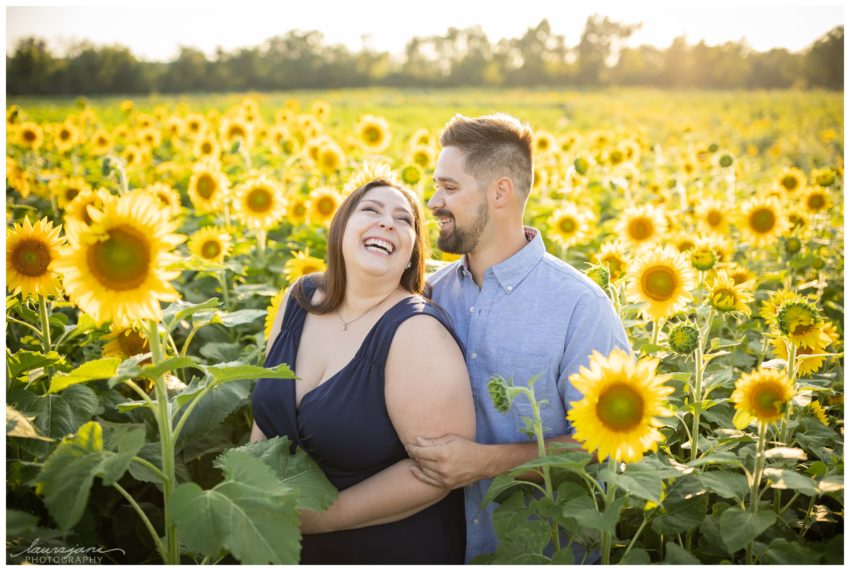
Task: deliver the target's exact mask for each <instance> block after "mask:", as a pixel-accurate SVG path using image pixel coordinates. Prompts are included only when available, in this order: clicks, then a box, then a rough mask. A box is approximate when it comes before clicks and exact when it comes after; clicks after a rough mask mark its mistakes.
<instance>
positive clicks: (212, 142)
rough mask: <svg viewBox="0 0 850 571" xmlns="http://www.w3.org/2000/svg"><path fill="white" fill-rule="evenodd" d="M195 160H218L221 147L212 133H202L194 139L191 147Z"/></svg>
mask: <svg viewBox="0 0 850 571" xmlns="http://www.w3.org/2000/svg"><path fill="white" fill-rule="evenodd" d="M193 152H194V153H195V158H197V159H199V160H205V159H218V156H219V155H220V154H221V145H219V144H218V139H216V138H215V135H213V134H212V133H203V134H201V135H199V136H198V137H197V138H196V139H195V146H194V147H193Z"/></svg>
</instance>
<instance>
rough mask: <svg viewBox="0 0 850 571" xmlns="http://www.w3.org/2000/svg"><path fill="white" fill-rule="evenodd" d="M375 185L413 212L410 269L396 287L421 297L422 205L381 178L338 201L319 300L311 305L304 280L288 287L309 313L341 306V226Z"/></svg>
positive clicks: (425, 247) (423, 253) (425, 248)
mask: <svg viewBox="0 0 850 571" xmlns="http://www.w3.org/2000/svg"><path fill="white" fill-rule="evenodd" d="M379 186H388V187H390V188H394V189H396V190H398V191H399V192H400V193H401V194H402V196H404V198H406V199H407V202H408V203H409V204H410V208H411V210H412V211H413V229H414V230H415V232H416V236H415V238H414V240H413V253H412V255H411V257H410V267H409V268H407V269H405V270H404V273H402V274H401V281H400V285H401V287H403V288H404V289H406V290H407V291H409V292H410V293H414V294H419V295H421V294H422V290H423V289H424V287H425V258H426V257H427V256H428V242H427V240H426V236H425V229H424V225H425V224H424V221H425V217H424V214H423V211H422V205H421V204H420V203H419V198H418V197H417V196H416V194H414V193H413V192H412V191H411V190H409V189H407V188H404V187H403V186H399V185H397V184H395V183H392V182H389V181H387V180H384V179H374V180H371V181H369V182H367V183H366V184H364V185H363V186H361V187H359V188H357V189H356V190H354V191H353V192H352V193H351V194H349V195H348V197H347V198H346V199H345V200H343V201H342V204H340V206H339V208H338V209H337V211H336V214H334V217H333V220H332V221H331V228H330V231H329V232H328V268H327V270H326V271H325V272H324V273H321V274H319V275H318V276H317V277H318V282H317V287H319V288H321V289H322V290H323V292H324V297H323V298H322V300H321V301H320V302H318V303H316V304H315V305H314V304H313V302H312V300H311V299H310V298H309V297H308V296H307V292H306V290H305V280H304V279H303V278H302V279H300V280H298V281H297V282H296V283H295V285H294V286H293V287H292V295H293V297H294V298H295V301H296V302H298V305H300V306H301V307H303V308H304V309H306V310H307V311H309V312H310V313H317V314H320V315H321V314H325V313H330V312H332V311H335V310H336V309H337V308H338V307H339V306H340V305H341V304H342V300H343V297H344V296H345V285H346V276H345V260H344V258H343V256H342V238H343V236H344V235H345V227H346V226H347V225H348V219H349V218H350V217H351V214H352V213H353V212H354V209H355V208H357V205H358V204H360V200H361V199H362V198H363V196H364V195H365V194H366V193H367V192H369V191H370V190H372V189H373V188H377V187H379Z"/></svg>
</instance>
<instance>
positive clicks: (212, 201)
mask: <svg viewBox="0 0 850 571" xmlns="http://www.w3.org/2000/svg"><path fill="white" fill-rule="evenodd" d="M188 194H189V199H190V200H191V201H192V204H193V205H194V206H195V210H196V211H197V212H198V213H200V214H203V213H206V212H216V211H217V210H218V209H219V208H220V207H221V206H222V204H223V203H224V199H225V196H226V195H227V178H226V177H225V176H224V175H223V174H222V172H221V167H220V166H219V164H218V163H217V162H215V161H209V160H208V161H201V162H200V163H198V164H197V165H195V168H194V169H193V171H192V176H191V178H190V179H189V187H188Z"/></svg>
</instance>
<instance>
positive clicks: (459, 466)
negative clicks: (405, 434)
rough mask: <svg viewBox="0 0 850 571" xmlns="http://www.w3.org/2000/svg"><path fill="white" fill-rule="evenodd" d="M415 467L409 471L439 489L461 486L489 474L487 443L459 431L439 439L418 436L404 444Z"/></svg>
mask: <svg viewBox="0 0 850 571" xmlns="http://www.w3.org/2000/svg"><path fill="white" fill-rule="evenodd" d="M404 448H405V450H407V454H408V456H410V457H411V458H412V459H413V461H414V462H416V465H415V466H411V468H410V471H411V472H412V473H413V475H414V476H416V478H417V479H419V480H420V481H422V482H424V483H426V484H430V485H432V486H437V487H438V488H448V489H455V488H462V487H464V486H468V485H469V484H471V483H472V482H477V481H478V480H481V479H483V478H486V477H487V474H486V472H484V471H483V470H484V458H483V452H484V446H483V445H481V444H478V443H477V442H475V441H473V440H468V439H466V438H464V437H462V436H458V435H456V434H446V435H445V436H441V437H439V438H423V437H421V436H417V437H416V444H408V445H406V446H405V447H404Z"/></svg>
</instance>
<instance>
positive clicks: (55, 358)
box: [6, 349, 65, 381]
mask: <svg viewBox="0 0 850 571" xmlns="http://www.w3.org/2000/svg"><path fill="white" fill-rule="evenodd" d="M6 364H7V366H8V367H9V376H10V377H11V378H13V379H20V378H21V376H22V375H24V373H29V372H30V371H33V370H35V369H38V368H40V367H49V366H57V365H64V364H65V357H63V356H62V355H60V354H59V353H57V352H56V351H50V352H49V353H47V354H45V353H39V352H37V351H26V350H24V349H21V350H20V351H15V352H14V353H13V354H11V355H9V357H8V359H7V360H6ZM23 380H24V381H26V380H27V378H26V377H24V378H23Z"/></svg>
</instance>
